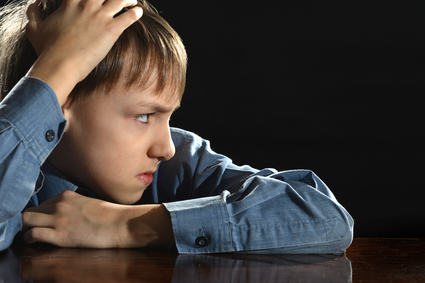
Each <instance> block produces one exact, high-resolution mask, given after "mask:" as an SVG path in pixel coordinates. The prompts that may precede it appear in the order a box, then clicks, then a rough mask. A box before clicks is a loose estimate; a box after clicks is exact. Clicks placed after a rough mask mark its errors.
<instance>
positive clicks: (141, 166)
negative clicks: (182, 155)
mask: <svg viewBox="0 0 425 283" xmlns="http://www.w3.org/2000/svg"><path fill="white" fill-rule="evenodd" d="M122 92H124V93H122ZM171 97H172V92H171V90H169V88H166V89H165V90H164V92H163V93H162V94H161V95H157V94H156V93H155V84H151V86H149V87H148V88H147V89H145V90H143V91H138V90H137V89H130V90H128V89H127V90H124V88H119V87H117V88H115V89H114V90H111V91H110V93H108V94H106V95H105V94H94V95H91V96H89V97H87V98H84V99H83V100H82V101H80V102H77V103H76V104H73V105H72V106H71V107H70V108H69V109H64V116H65V118H66V119H67V120H68V125H67V127H66V129H65V133H64V135H63V138H62V140H61V141H60V143H59V144H58V146H57V147H56V148H55V150H54V151H53V152H52V154H51V156H50V157H49V162H50V163H52V165H53V166H55V167H56V168H57V169H58V170H59V171H60V172H61V173H63V174H64V175H65V176H66V177H67V178H69V179H70V180H71V181H72V182H74V183H75V184H77V185H79V186H83V187H85V188H88V189H91V190H93V191H94V192H96V193H97V194H98V195H100V196H101V197H102V198H104V199H106V200H109V201H113V202H117V203H122V204H131V203H134V202H136V201H138V200H139V199H140V197H141V196H142V194H143V192H144V190H145V189H146V187H147V186H148V185H149V184H150V183H151V182H152V174H153V173H154V172H155V171H156V169H157V166H158V163H159V161H163V160H168V159H170V158H171V157H173V155H174V152H175V148H174V144H173V142H172V140H171V134H170V128H169V123H168V122H169V119H170V116H171V114H172V113H173V111H174V110H175V109H176V108H177V107H178V106H179V104H180V101H176V100H172V99H170V98H171Z"/></svg>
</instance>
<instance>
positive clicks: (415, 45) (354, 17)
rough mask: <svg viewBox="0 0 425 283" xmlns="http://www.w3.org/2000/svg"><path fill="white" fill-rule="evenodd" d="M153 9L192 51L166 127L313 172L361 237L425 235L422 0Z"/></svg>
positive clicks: (270, 163) (176, 4)
mask: <svg viewBox="0 0 425 283" xmlns="http://www.w3.org/2000/svg"><path fill="white" fill-rule="evenodd" d="M151 3H153V4H154V5H155V6H156V8H157V9H158V10H159V12H160V13H161V15H162V16H163V17H164V18H165V19H166V20H168V21H169V23H170V24H171V25H172V26H173V27H174V28H175V29H176V30H177V32H178V33H179V34H180V35H181V37H182V38H183V41H184V43H185V45H186V48H187V51H188V55H189V69H188V79H187V88H186V92H185V96H184V99H183V102H182V108H181V109H179V110H178V111H177V112H176V113H175V114H174V116H173V117H172V120H171V125H172V126H176V127H181V128H184V129H187V130H190V131H193V132H195V133H198V134H200V135H201V136H202V137H204V138H206V139H209V140H210V141H211V144H212V147H213V148H214V149H215V150H216V151H217V152H220V153H223V154H226V155H227V156H229V157H231V158H232V159H233V161H234V162H235V163H236V164H240V165H241V164H250V165H251V166H253V167H256V168H264V167H273V168H276V169H278V170H287V169H298V168H305V169H311V170H313V171H314V172H315V173H316V174H318V175H319V176H320V177H321V178H322V179H323V180H324V181H325V182H326V183H327V184H328V186H329V187H330V188H331V189H332V191H333V192H334V194H335V195H336V197H337V198H338V200H339V201H340V202H341V204H342V205H344V206H345V207H346V208H347V210H348V211H349V212H350V213H351V214H352V216H353V217H354V219H355V221H356V225H355V236H357V237H425V205H424V200H423V197H424V196H425V193H424V190H425V185H424V182H423V177H424V169H425V166H424V158H425V150H424V145H425V135H424V129H423V127H424V121H425V120H424V119H425V115H424V106H425V100H424V99H423V98H422V96H423V95H424V93H425V92H424V90H425V85H424V79H425V64H424V63H425V62H424V59H425V53H424V52H425V40H424V39H425V33H424V32H425V1H336V0H328V1H323V0H314V1H302V0H291V1H285V0H282V1H271V0H263V1H247V0H226V1H223V0H218V1H199V0H196V1H192V0H189V1H159V0H152V1H151Z"/></svg>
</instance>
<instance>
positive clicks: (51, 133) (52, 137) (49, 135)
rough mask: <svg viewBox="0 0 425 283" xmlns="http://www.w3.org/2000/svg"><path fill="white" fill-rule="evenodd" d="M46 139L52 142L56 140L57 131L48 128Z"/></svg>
mask: <svg viewBox="0 0 425 283" xmlns="http://www.w3.org/2000/svg"><path fill="white" fill-rule="evenodd" d="M46 140H47V141H48V142H52V141H54V140H55V132H54V131H53V130H48V131H47V132H46Z"/></svg>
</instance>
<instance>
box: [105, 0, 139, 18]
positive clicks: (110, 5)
mask: <svg viewBox="0 0 425 283" xmlns="http://www.w3.org/2000/svg"><path fill="white" fill-rule="evenodd" d="M136 5H137V0H108V1H106V2H105V3H104V4H103V9H104V11H105V12H106V13H108V14H109V15H111V16H114V15H115V14H117V13H118V12H120V11H121V10H122V9H123V8H125V7H132V6H136Z"/></svg>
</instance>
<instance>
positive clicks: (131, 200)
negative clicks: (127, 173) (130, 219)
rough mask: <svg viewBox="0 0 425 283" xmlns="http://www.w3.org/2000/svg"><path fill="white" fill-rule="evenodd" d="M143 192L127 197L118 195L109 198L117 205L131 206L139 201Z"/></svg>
mask: <svg viewBox="0 0 425 283" xmlns="http://www.w3.org/2000/svg"><path fill="white" fill-rule="evenodd" d="M143 192H144V190H143V191H142V192H141V193H138V194H133V195H128V196H123V195H120V196H118V197H111V198H110V199H111V201H112V202H115V203H118V204H122V205H131V204H135V203H136V202H138V201H139V200H140V198H141V197H142V195H143Z"/></svg>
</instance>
